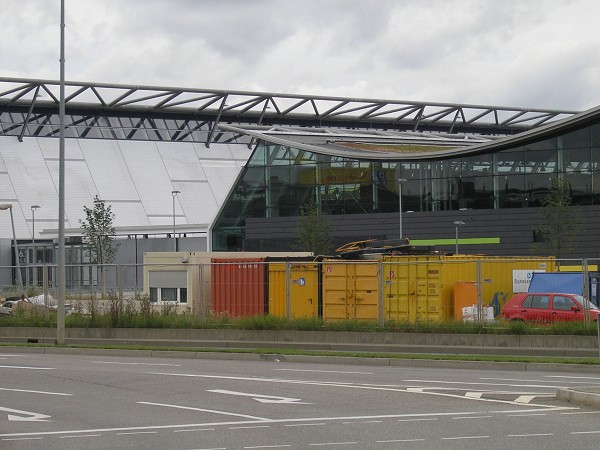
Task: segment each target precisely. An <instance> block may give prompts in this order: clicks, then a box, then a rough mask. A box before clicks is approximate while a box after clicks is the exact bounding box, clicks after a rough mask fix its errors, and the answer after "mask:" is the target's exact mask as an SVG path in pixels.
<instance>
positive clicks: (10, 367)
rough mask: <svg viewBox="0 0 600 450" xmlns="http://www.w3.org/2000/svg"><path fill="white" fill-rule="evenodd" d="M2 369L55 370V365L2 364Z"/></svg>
mask: <svg viewBox="0 0 600 450" xmlns="http://www.w3.org/2000/svg"><path fill="white" fill-rule="evenodd" d="M0 369H28V370H54V369H55V368H54V367H28V366H0Z"/></svg>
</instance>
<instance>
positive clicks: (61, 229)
mask: <svg viewBox="0 0 600 450" xmlns="http://www.w3.org/2000/svg"><path fill="white" fill-rule="evenodd" d="M57 262H58V267H57V271H58V309H57V311H56V343H57V344H59V345H60V344H64V343H65V294H66V290H67V281H66V274H65V270H66V269H65V0H61V1H60V102H59V140H58V258H57Z"/></svg>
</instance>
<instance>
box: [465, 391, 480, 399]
mask: <svg viewBox="0 0 600 450" xmlns="http://www.w3.org/2000/svg"><path fill="white" fill-rule="evenodd" d="M482 395H483V392H467V393H465V397H469V398H481V396H482Z"/></svg>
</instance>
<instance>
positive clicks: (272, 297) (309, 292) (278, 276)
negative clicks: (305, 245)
mask: <svg viewBox="0 0 600 450" xmlns="http://www.w3.org/2000/svg"><path fill="white" fill-rule="evenodd" d="M286 265H289V282H288V281H287V277H286V275H287V274H286ZM319 268H320V267H319V265H318V264H317V263H306V262H304V263H296V262H288V263H285V262H270V263H269V314H270V315H273V316H278V317H288V308H287V299H288V296H287V292H286V286H289V290H290V292H289V301H290V311H289V318H291V319H298V318H301V317H319Z"/></svg>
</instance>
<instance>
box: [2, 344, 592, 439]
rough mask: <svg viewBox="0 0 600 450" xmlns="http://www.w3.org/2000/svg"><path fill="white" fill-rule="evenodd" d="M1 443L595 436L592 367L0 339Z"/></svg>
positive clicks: (580, 437)
mask: <svg viewBox="0 0 600 450" xmlns="http://www.w3.org/2000/svg"><path fill="white" fill-rule="evenodd" d="M1 352H2V351H1V349H0V380H1V382H0V386H1V387H0V449H3V450H5V449H6V450H7V449H37V448H43V449H82V448H85V449H120V448H127V449H135V448H140V449H141V448H143V449H213V450H214V449H228V450H229V449H277V448H281V449H340V450H345V449H348V450H354V449H395V448H410V449H412V448H415V449H417V448H418V449H424V448H426V449H442V448H443V449H453V448H460V449H469V448H477V449H479V448H486V449H507V448H519V449H537V448H543V449H548V448H570V449H579V448H581V449H589V448H594V447H597V444H598V442H599V440H600V411H597V410H593V409H586V408H580V407H574V406H573V405H572V404H569V403H562V402H560V401H558V400H557V399H556V398H555V394H556V390H557V389H558V388H563V387H579V386H583V385H586V386H592V385H595V386H600V375H598V374H574V373H572V372H522V371H519V372H511V371H506V370H504V371H499V370H486V371H475V370H460V369H441V368H440V369H419V368H406V367H389V366H387V367H382V366H368V365H350V364H348V365H339V364H332V365H329V364H314V363H306V364H305V363H289V362H286V361H277V360H276V359H268V360H264V361H220V360H208V359H201V360H200V359H180V358H178V357H177V356H176V355H173V357H170V358H144V357H141V358H140V357H125V356H98V355H60V354H57V355H51V354H26V353H22V354H19V353H14V354H13V353H4V354H3V353H1Z"/></svg>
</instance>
